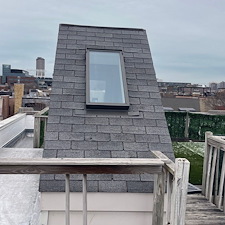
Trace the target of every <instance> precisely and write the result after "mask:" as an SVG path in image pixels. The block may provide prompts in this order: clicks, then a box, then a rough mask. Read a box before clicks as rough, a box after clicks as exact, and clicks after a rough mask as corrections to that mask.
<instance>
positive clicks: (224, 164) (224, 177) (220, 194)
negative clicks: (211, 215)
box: [217, 152, 225, 208]
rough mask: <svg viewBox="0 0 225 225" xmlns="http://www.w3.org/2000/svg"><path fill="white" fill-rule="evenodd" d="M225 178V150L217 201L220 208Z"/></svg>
mask: <svg viewBox="0 0 225 225" xmlns="http://www.w3.org/2000/svg"><path fill="white" fill-rule="evenodd" d="M218 164H219V163H218ZM224 179H225V152H223V162H222V169H221V175H220V186H219V194H218V196H219V198H218V202H217V207H218V208H221V204H222V198H223V188H224Z"/></svg>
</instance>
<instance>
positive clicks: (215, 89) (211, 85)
mask: <svg viewBox="0 0 225 225" xmlns="http://www.w3.org/2000/svg"><path fill="white" fill-rule="evenodd" d="M209 87H210V88H211V91H217V89H218V84H217V83H215V82H211V83H209Z"/></svg>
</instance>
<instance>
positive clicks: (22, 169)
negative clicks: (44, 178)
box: [0, 158, 164, 174]
mask: <svg viewBox="0 0 225 225" xmlns="http://www.w3.org/2000/svg"><path fill="white" fill-rule="evenodd" d="M163 165H164V163H163V162H162V161H161V160H158V159H149V160H145V159H144V160H142V159H118V158H117V159H109V158H107V159H103V158H102V159H91V158H90V159H56V158H54V159H47V158H46V159H1V160H0V174H96V173H99V174H111V173H113V174H123V173H124V174H140V173H149V174H155V173H156V174H157V173H161V171H162V166H163Z"/></svg>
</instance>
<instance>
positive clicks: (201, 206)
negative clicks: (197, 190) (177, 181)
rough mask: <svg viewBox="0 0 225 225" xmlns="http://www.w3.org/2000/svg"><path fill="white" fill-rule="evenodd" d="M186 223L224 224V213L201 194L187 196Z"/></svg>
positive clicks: (201, 224)
mask: <svg viewBox="0 0 225 225" xmlns="http://www.w3.org/2000/svg"><path fill="white" fill-rule="evenodd" d="M185 224H186V225H203V224H204V225H222V224H223V225H225V213H224V212H223V211H221V210H219V209H218V208H217V207H216V206H215V205H213V204H212V203H210V202H209V201H208V200H207V199H206V198H205V197H204V196H202V195H201V194H192V195H188V197H187V209H186V222H185Z"/></svg>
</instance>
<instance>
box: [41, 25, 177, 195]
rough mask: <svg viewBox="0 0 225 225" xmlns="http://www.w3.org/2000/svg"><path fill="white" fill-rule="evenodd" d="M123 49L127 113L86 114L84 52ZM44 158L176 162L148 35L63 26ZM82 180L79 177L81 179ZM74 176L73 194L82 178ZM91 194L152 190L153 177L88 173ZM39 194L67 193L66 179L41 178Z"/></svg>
mask: <svg viewBox="0 0 225 225" xmlns="http://www.w3.org/2000/svg"><path fill="white" fill-rule="evenodd" d="M87 48H96V49H115V50H121V51H123V57H124V62H125V72H126V80H127V84H128V86H127V87H128V91H129V101H130V107H129V109H128V111H110V110H106V111H105V110H104V111H103V110H92V111H91V110H86V107H85V97H86V90H85V88H86V87H85V85H86V83H85V81H86V49H87ZM50 101H51V103H50V111H49V120H48V125H47V134H46V136H45V149H44V153H43V156H44V157H46V158H49V157H59V158H61V157H68V158H84V157H86V158H110V157H113V158H124V157H126V158H137V157H138V158H151V157H153V155H152V153H151V150H159V151H162V152H164V153H165V154H166V155H167V156H168V157H170V158H171V159H174V155H173V152H172V146H171V141H170V137H169V132H168V128H167V126H166V120H165V116H164V112H163V110H162V103H161V99H160V95H159V92H158V86H157V81H156V76H155V70H154V67H153V63H152V56H151V53H150V49H149V45H148V39H147V35H146V31H145V30H143V29H131V28H129V29H127V28H107V27H91V26H77V25H66V24H64V25H60V28H59V36H58V44H57V50H56V60H55V67H54V76H53V88H52V93H51V96H50ZM78 178H79V179H81V176H79V177H78ZM79 179H77V178H75V177H74V175H73V176H72V181H73V182H72V187H71V188H72V191H81V188H82V186H81V180H79ZM88 180H89V181H88V191H95V192H98V191H99V192H151V191H152V190H153V183H152V180H153V178H152V176H149V175H146V174H142V175H90V176H88ZM40 191H64V178H63V176H62V175H56V176H41V182H40Z"/></svg>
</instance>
